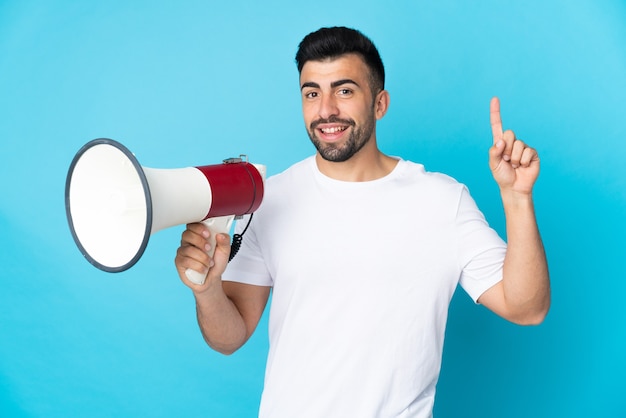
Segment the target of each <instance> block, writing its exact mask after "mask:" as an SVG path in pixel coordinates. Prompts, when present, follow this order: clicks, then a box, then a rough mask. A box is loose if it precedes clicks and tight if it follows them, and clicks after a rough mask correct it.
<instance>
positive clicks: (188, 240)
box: [180, 229, 211, 252]
mask: <svg viewBox="0 0 626 418" xmlns="http://www.w3.org/2000/svg"><path fill="white" fill-rule="evenodd" d="M201 234H202V235H201ZM201 234H198V233H196V232H195V231H193V230H191V229H186V230H184V231H183V233H182V235H181V240H180V245H181V246H183V247H184V246H193V247H197V248H199V249H201V250H202V251H205V252H207V251H210V250H211V245H210V243H209V240H208V237H206V236H205V234H204V233H202V232H201Z"/></svg>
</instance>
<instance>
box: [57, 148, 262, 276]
mask: <svg viewBox="0 0 626 418" xmlns="http://www.w3.org/2000/svg"><path fill="white" fill-rule="evenodd" d="M264 180H265V167H264V166H263V165H259V164H250V163H248V162H247V161H243V160H242V159H241V158H236V159H229V160H225V161H224V163H223V164H217V165H208V166H201V167H187V168H177V169H154V168H146V167H142V166H141V165H139V162H138V161H137V159H136V158H135V157H134V156H133V154H132V153H131V152H130V151H129V150H128V149H127V148H126V147H124V146H123V145H122V144H120V143H119V142H116V141H114V140H111V139H105V138H101V139H95V140H93V141H90V142H88V143H87V144H86V145H84V146H83V147H82V148H81V149H80V150H79V151H78V153H77V154H76V156H75V157H74V159H73V161H72V163H71V165H70V169H69V172H68V175H67V180H66V183H65V209H66V213H67V218H68V222H69V225H70V230H71V232H72V236H73V238H74V241H75V242H76V244H77V246H78V248H79V249H80V251H81V253H82V254H83V255H84V256H85V258H87V260H88V261H89V262H90V263H91V264H93V265H94V266H95V267H97V268H99V269H101V270H104V271H107V272H113V273H114V272H121V271H124V270H127V269H129V268H130V267H132V266H133V265H134V264H135V263H136V262H137V261H138V260H139V259H140V258H141V256H142V255H143V253H144V251H145V249H146V246H147V245H148V240H149V238H150V235H151V234H153V233H155V232H157V231H160V230H161V229H165V228H168V227H171V226H175V225H181V224H187V223H193V222H200V221H203V222H204V223H205V224H206V225H207V226H208V227H209V228H210V229H211V232H212V233H211V237H212V240H213V242H212V245H211V247H212V248H215V242H214V239H215V238H214V235H215V234H216V233H221V232H224V233H229V232H230V227H231V225H232V222H233V220H234V219H235V218H236V217H239V216H242V215H245V214H249V213H252V212H254V211H255V210H257V209H258V207H259V206H260V204H261V201H262V199H263V192H264V187H263V186H264V185H263V182H264ZM211 255H212V254H211ZM187 277H188V278H189V279H190V280H191V281H192V282H194V283H196V284H202V283H203V282H204V279H205V277H204V275H201V274H199V273H197V272H195V271H192V270H188V271H187Z"/></svg>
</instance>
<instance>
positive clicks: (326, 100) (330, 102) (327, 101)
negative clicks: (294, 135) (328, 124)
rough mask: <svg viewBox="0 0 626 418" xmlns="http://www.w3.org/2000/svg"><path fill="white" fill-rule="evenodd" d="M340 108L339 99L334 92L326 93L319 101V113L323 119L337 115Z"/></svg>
mask: <svg viewBox="0 0 626 418" xmlns="http://www.w3.org/2000/svg"><path fill="white" fill-rule="evenodd" d="M338 114H339V108H338V107H337V99H336V98H335V96H333V95H332V94H330V95H328V94H325V95H323V96H322V97H321V100H320V101H319V110H318V115H319V117H320V118H322V119H329V118H330V117H331V116H337V115H338Z"/></svg>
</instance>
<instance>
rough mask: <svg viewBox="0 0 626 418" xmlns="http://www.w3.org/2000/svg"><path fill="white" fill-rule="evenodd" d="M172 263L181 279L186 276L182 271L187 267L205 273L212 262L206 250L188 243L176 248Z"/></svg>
mask: <svg viewBox="0 0 626 418" xmlns="http://www.w3.org/2000/svg"><path fill="white" fill-rule="evenodd" d="M174 263H175V265H176V268H177V269H178V271H179V273H180V274H181V277H183V279H184V278H186V277H185V274H184V273H185V271H186V270H187V269H192V270H195V271H197V272H199V273H203V274H206V273H207V271H208V270H209V268H210V267H211V266H212V264H213V263H212V260H211V259H210V258H209V256H208V254H207V253H206V252H204V251H202V250H201V249H199V248H197V247H194V246H190V245H188V246H182V247H179V248H178V250H177V251H176V258H175V259H174Z"/></svg>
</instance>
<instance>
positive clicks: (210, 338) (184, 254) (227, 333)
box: [175, 224, 270, 354]
mask: <svg viewBox="0 0 626 418" xmlns="http://www.w3.org/2000/svg"><path fill="white" fill-rule="evenodd" d="M208 237H209V230H208V228H206V227H205V226H204V225H202V224H189V225H187V229H186V230H185V231H184V232H183V234H182V239H181V245H180V247H179V248H178V251H177V253H176V259H175V264H176V270H177V271H178V275H179V276H180V279H181V280H182V281H183V283H184V284H185V285H187V286H188V287H189V288H190V289H191V290H192V291H193V294H194V297H195V299H196V313H197V317H198V325H199V326H200V331H201V332H202V336H203V337H204V340H205V341H206V342H207V344H208V345H209V346H210V347H211V348H213V349H214V350H216V351H219V352H220V353H223V354H232V353H233V352H235V351H236V350H237V349H238V348H240V347H241V346H242V345H243V344H244V343H245V342H246V341H247V340H248V338H250V336H251V335H252V333H253V332H254V329H255V328H256V326H257V324H258V323H259V319H260V318H261V315H262V314H263V310H264V309H265V305H266V304H267V300H268V298H269V294H270V288H269V287H264V286H253V285H248V284H243V283H235V282H223V281H222V273H223V272H224V270H225V269H226V266H227V264H228V256H229V254H230V239H229V237H228V235H225V234H218V235H217V236H216V242H217V246H216V249H215V253H214V255H213V258H210V257H209V256H208V255H207V251H208V250H209V247H208V245H209V243H208V240H207V238H208ZM188 268H191V269H193V270H196V271H198V272H201V273H207V272H208V274H207V278H206V280H205V282H204V284H202V285H197V284H194V283H192V282H190V281H189V280H188V279H187V276H186V275H185V271H186V270H187V269H188Z"/></svg>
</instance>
